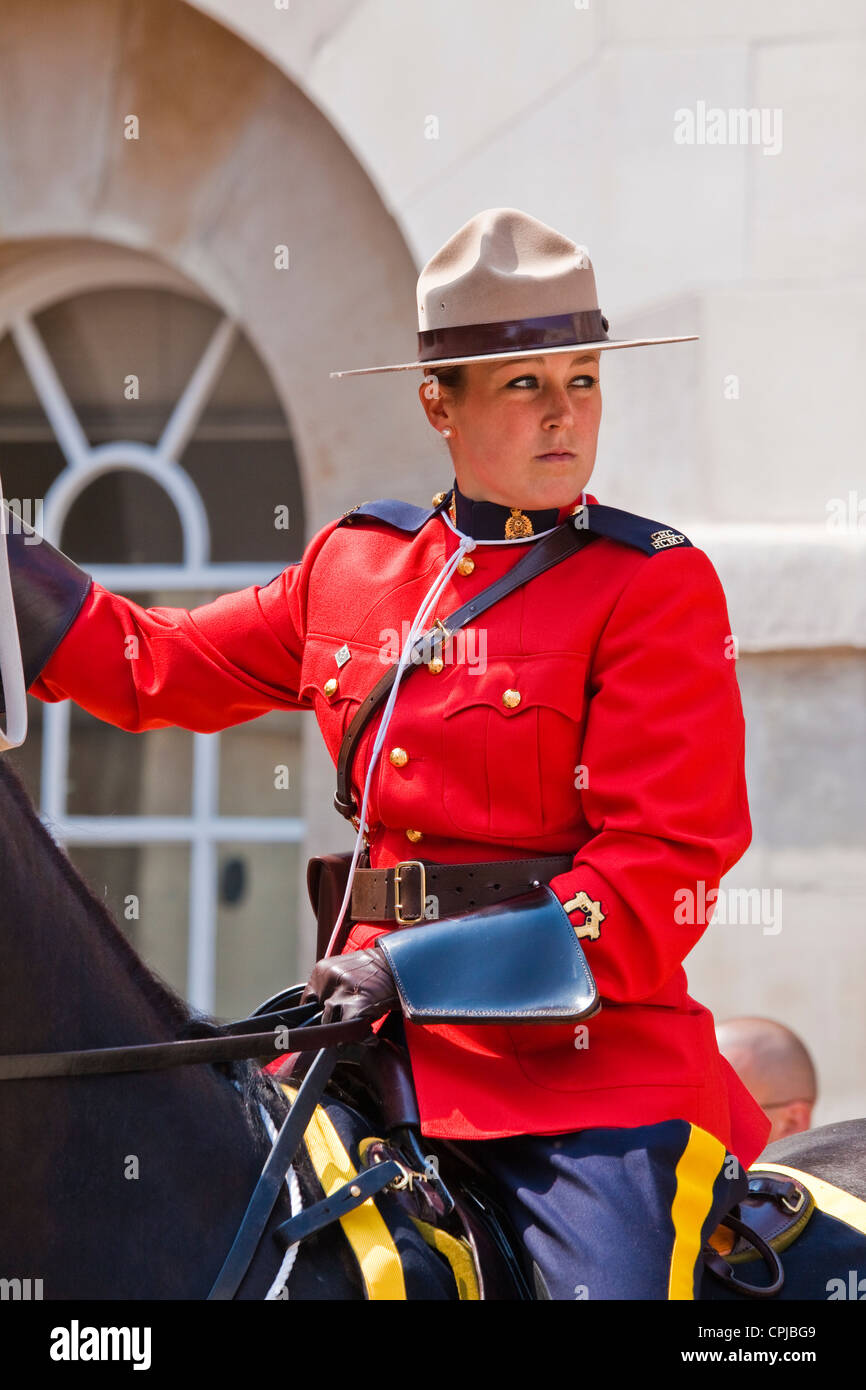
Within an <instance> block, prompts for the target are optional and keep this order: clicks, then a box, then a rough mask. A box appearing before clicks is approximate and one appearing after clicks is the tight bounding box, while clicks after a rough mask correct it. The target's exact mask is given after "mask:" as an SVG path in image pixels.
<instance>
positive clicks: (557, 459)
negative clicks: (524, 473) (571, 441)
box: [536, 449, 574, 463]
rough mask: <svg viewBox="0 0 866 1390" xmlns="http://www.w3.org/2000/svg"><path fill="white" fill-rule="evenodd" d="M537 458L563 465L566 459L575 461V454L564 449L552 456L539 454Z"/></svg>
mask: <svg viewBox="0 0 866 1390" xmlns="http://www.w3.org/2000/svg"><path fill="white" fill-rule="evenodd" d="M536 457H537V458H540V459H550V460H551V462H553V463H562V462H564V461H565V459H573V458H574V454H573V453H572V452H571V450H570V449H562V450H559V451H554V452H553V453H551V454H537V455H536Z"/></svg>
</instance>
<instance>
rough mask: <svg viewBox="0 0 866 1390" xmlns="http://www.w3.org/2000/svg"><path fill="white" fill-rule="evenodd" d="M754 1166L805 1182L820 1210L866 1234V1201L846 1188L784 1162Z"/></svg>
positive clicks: (758, 1163) (760, 1163)
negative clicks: (835, 1185)
mask: <svg viewBox="0 0 866 1390" xmlns="http://www.w3.org/2000/svg"><path fill="white" fill-rule="evenodd" d="M754 1166H755V1168H756V1169H759V1170H760V1171H762V1172H763V1171H764V1169H766V1170H767V1171H768V1172H770V1173H781V1174H782V1176H783V1177H786V1178H794V1179H795V1181H797V1182H802V1183H805V1185H806V1187H808V1189H809V1191H810V1192H811V1194H812V1196H813V1197H814V1198H815V1206H816V1207H817V1208H818V1210H819V1211H823V1212H826V1214H827V1216H834V1217H835V1218H836V1220H837V1221H844V1222H845V1224H846V1225H847V1226H853V1227H854V1230H855V1231H860V1232H861V1234H862V1235H866V1202H864V1201H863V1200H862V1198H860V1197H855V1196H854V1195H853V1193H851V1192H846V1191H845V1190H844V1188H841V1187H834V1186H833V1184H832V1183H829V1182H825V1181H824V1179H823V1178H816V1177H813V1176H812V1174H811V1173H805V1172H803V1171H801V1169H799V1168H786V1167H785V1165H784V1164H783V1163H762V1162H760V1160H759V1161H758V1162H757V1163H756V1164H755V1165H754Z"/></svg>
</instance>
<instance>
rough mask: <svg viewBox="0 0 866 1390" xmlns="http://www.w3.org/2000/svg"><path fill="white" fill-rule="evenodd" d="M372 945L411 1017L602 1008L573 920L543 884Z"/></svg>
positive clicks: (571, 1016) (453, 1018)
mask: <svg viewBox="0 0 866 1390" xmlns="http://www.w3.org/2000/svg"><path fill="white" fill-rule="evenodd" d="M377 945H378V946H379V949H380V950H382V951H384V953H385V955H386V957H387V959H388V963H389V965H390V966H391V971H392V973H393V975H394V980H395V982H396V985H397V989H398V992H399V995H400V1003H401V1005H402V1008H403V1013H404V1014H405V1016H406V1018H408V1019H409V1020H410V1021H411V1022H413V1023H507V1024H515V1023H577V1022H579V1021H580V1019H583V1018H590V1017H591V1016H592V1015H593V1014H595V1013H597V1012H598V1010H599V1008H600V1007H601V1005H600V1003H599V998H598V990H597V989H596V985H595V981H594V979H593V977H592V972H591V971H590V968H589V966H588V965H587V963H586V957H585V956H584V953H583V948H582V946H581V944H580V942H579V941H578V939H577V936H576V934H575V930H574V927H573V926H572V924H571V922H570V921H569V918H568V914H567V912H566V911H565V909H564V908H563V906H562V904H561V903H560V901H559V899H558V898H557V896H556V894H555V893H554V891H553V889H552V888H549V887H548V886H547V885H546V884H543V885H542V886H541V887H539V888H533V889H532V891H531V892H529V893H521V894H520V895H519V896H518V897H514V898H509V899H507V900H506V901H505V902H502V903H495V904H493V905H491V906H489V907H482V908H479V909H478V910H477V911H475V912H462V913H460V915H459V916H457V917H449V918H445V919H443V920H442V921H440V922H425V923H423V924H422V925H420V926H417V927H404V928H403V929H402V930H401V931H395V932H391V933H389V934H388V935H387V936H382V937H380V938H379V940H378V942H377Z"/></svg>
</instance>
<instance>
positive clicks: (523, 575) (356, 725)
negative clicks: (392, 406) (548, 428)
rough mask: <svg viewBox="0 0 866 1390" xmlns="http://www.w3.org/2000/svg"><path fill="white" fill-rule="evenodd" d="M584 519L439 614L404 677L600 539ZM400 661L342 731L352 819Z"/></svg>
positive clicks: (342, 790)
mask: <svg viewBox="0 0 866 1390" xmlns="http://www.w3.org/2000/svg"><path fill="white" fill-rule="evenodd" d="M582 520H583V516H582V513H578V514H577V515H576V516H574V517H572V518H571V519H570V524H568V523H563V524H562V525H560V526H558V527H557V528H556V530H555V531H551V533H550V535H549V536H543V537H542V538H541V540H539V541H536V542H535V543H534V544H533V545H532V546H531V547H530V549H529V553H528V554H526V555H524V556H523V558H522V559H521V560H518V562H517V564H516V565H514V566H513V568H512V569H510V570H509V571H508V573H507V574H504V575H503V576H502V577H501V579H497V580H496V581H495V583H493V584H489V585H488V586H487V588H486V589H482V590H481V592H480V593H479V594H476V595H475V597H474V598H473V599H471V600H470V601H469V602H468V603H464V604H462V605H461V607H460V608H457V609H455V611H454V612H453V613H451V614H450V616H449V617H447V618H445V619H443V620H441V621H440V620H438V619H437V621H436V623H435V625H434V626H433V627H432V628H430V629H429V631H428V632H426V633H424V634H422V636H421V637H419V638H418V639H417V641H416V642H415V645H414V647H413V648H412V654H411V656H410V659H409V664H408V665H407V667H406V669H405V671H404V674H403V677H402V679H403V680H406V679H407V678H408V676H410V675H411V673H412V672H413V671H416V670H417V669H418V666H419V665H420V664H421V662H422V661H424V662H427V661H431V660H432V659H433V657H435V656H436V655H438V654H439V652H441V650H442V648H443V646H444V644H445V642H447V640H448V638H449V637H450V636H451V635H452V633H455V632H458V631H459V630H460V628H462V627H465V625H466V624H467V623H468V622H472V621H473V620H474V619H475V618H480V616H481V614H482V613H486V611H487V609H488V608H492V606H493V604H494V603H498V602H499V600H500V599H503V598H505V597H506V595H508V594H511V593H513V592H514V590H515V589H519V588H520V586H521V585H523V584H526V583H528V581H529V580H530V579H535V578H536V576H537V575H539V574H543V573H544V571H545V570H549V569H552V568H553V566H554V565H558V564H559V563H560V561H561V560H566V559H567V558H568V557H569V555H574V554H576V552H577V551H578V550H582V549H583V547H584V546H586V545H588V544H589V543H590V541H593V540H595V539H596V536H595V535H594V534H593V533H592V532H591V531H588V530H586V528H585V526H583V525H581V522H582ZM398 665H399V662H395V664H394V665H393V666H391V667H389V669H388V670H387V671H386V672H385V674H384V676H383V677H382V679H381V680H380V681H377V683H376V684H375V685H374V686H373V689H372V690H371V691H370V693H369V695H368V696H367V698H366V699H365V700H364V701H363V702H362V703H361V704H360V705H359V706H358V708H357V710H356V711H355V715H354V717H353V719H352V722H351V723H350V725H349V727H348V729H347V730H346V732H345V734H344V736H343V742H342V743H341V744H340V753H339V756H338V758H337V791H336V795H335V796H334V805H335V806H336V808H337V810H338V811H339V812H340V815H341V816H345V817H346V819H347V820H351V819H352V818H353V816H357V814H358V812H359V810H360V807H358V806H357V805H356V804H355V801H354V799H353V797H352V786H351V775H352V762H353V760H354V756H355V751H356V749H357V747H358V742H359V740H360V738H361V735H362V734H363V732H364V730H365V729H366V728H367V725H368V724H369V723H370V720H371V719H372V718H373V716H374V715H375V714H376V712H377V710H378V709H379V706H380V705H381V704H382V702H383V701H384V700H385V699H386V698H387V696H388V692H389V691H390V689H391V686H392V685H393V684H394V678H395V676H396V675H397V667H398ZM360 920H364V919H363V918H362V919H360Z"/></svg>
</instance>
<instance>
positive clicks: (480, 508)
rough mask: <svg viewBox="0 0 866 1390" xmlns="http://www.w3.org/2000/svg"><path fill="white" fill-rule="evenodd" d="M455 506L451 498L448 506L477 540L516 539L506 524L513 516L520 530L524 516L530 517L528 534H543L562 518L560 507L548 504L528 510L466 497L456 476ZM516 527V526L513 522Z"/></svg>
mask: <svg viewBox="0 0 866 1390" xmlns="http://www.w3.org/2000/svg"><path fill="white" fill-rule="evenodd" d="M452 501H453V502H454V504H455V506H454V510H453V511H452V508H451V503H450V502H449V504H448V507H447V508H446V510H447V511H448V515H449V516H450V517H451V519H452V521H453V522H454V524H455V526H456V527H457V530H458V531H461V532H462V533H463V535H464V536H471V537H472V538H473V540H476V541H501V540H507V539H512V537H511V536H509V535H508V534H507V533H506V529H505V528H506V525H507V523H508V522H509V521H511V520H512V517H514V519H515V520H516V522H517V523H518V525H517V530H518V532H519V531H520V530H521V526H522V523H521V521H520V519H521V518H522V517H528V519H529V521H530V523H531V525H532V530H531V531H525V534H526V535H536V536H537V535H539V534H540V533H541V532H542V531H550V530H551V528H552V527H554V526H556V525H558V523H559V519H560V509H559V508H557V507H548V508H545V509H544V510H543V511H526V510H522V509H520V508H511V507H503V506H502V505H501V503H499V502H480V501H479V502H475V501H473V500H472V498H471V497H464V495H463V493H462V492H461V491H460V489H459V487H458V486H457V480H456V478H455V480H454V487H453V498H452ZM511 529H512V531H514V530H515V527H514V526H512V528H511Z"/></svg>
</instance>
